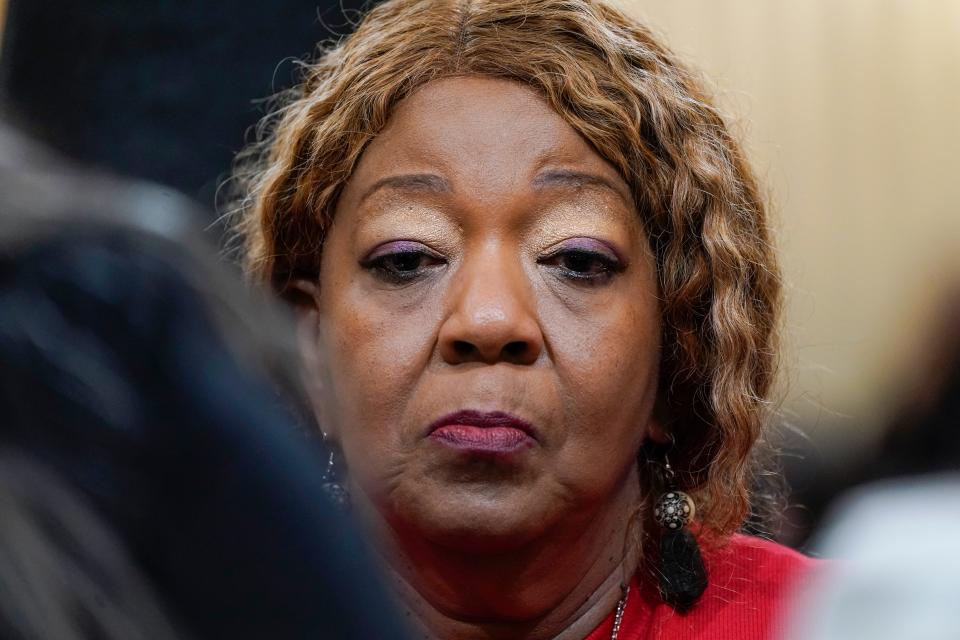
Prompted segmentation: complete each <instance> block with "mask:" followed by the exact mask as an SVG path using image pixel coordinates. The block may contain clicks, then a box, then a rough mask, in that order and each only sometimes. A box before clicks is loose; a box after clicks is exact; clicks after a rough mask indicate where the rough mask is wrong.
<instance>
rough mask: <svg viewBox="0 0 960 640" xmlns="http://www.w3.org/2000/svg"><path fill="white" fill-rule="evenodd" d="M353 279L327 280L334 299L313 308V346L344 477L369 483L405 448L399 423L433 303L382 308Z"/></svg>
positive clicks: (418, 368)
mask: <svg viewBox="0 0 960 640" xmlns="http://www.w3.org/2000/svg"><path fill="white" fill-rule="evenodd" d="M335 275H336V273H332V274H331V276H335ZM360 278H362V274H360V277H353V278H352V279H345V280H337V279H336V278H335V277H331V278H330V282H329V286H330V287H335V288H330V289H328V290H333V291H336V292H337V294H336V296H332V297H331V299H330V300H329V301H328V302H326V303H325V304H323V305H322V306H321V314H320V319H321V349H323V350H324V352H325V353H326V357H327V363H328V365H327V366H328V371H329V373H328V376H329V379H330V385H331V387H332V389H331V391H332V393H330V394H328V396H327V401H328V403H329V404H330V406H331V407H332V408H333V412H332V414H333V419H334V420H336V425H337V432H338V434H339V437H340V440H341V444H342V446H343V448H344V453H345V455H346V457H347V460H348V463H349V464H350V466H351V475H354V476H355V477H356V478H357V479H359V480H363V479H367V480H373V478H374V476H384V475H390V474H391V473H392V469H393V468H394V467H397V466H399V465H400V464H401V463H402V460H403V457H404V456H405V455H407V454H408V453H409V450H410V449H411V443H410V442H409V441H408V440H409V437H408V436H409V429H407V428H405V426H404V424H403V420H404V417H405V415H406V413H407V411H406V410H407V404H408V402H409V399H410V398H411V397H413V396H414V395H415V389H416V386H417V384H418V383H419V382H420V380H421V378H422V375H421V374H422V372H423V370H424V368H425V367H426V366H427V364H428V362H429V360H430V357H431V351H432V349H431V347H432V344H433V335H434V333H435V332H434V327H435V324H436V319H435V318H434V317H433V315H435V314H436V305H418V306H416V307H411V308H409V309H403V310H400V309H393V308H385V307H384V306H383V305H382V304H379V303H375V296H372V295H371V292H370V291H369V289H368V288H364V287H363V286H362V283H361V281H360ZM374 462H375V464H374Z"/></svg>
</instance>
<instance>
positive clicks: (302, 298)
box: [283, 278, 336, 440]
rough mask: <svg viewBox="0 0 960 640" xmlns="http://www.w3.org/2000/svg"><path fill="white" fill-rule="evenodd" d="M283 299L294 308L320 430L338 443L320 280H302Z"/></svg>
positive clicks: (307, 385)
mask: <svg viewBox="0 0 960 640" xmlns="http://www.w3.org/2000/svg"><path fill="white" fill-rule="evenodd" d="M283 297H284V298H285V299H286V300H287V301H288V302H290V304H291V305H293V310H294V317H295V318H294V319H295V322H296V331H297V350H298V351H299V352H300V360H301V362H302V363H303V371H301V377H302V379H303V385H304V388H306V390H307V395H308V396H309V399H310V405H311V408H312V409H313V414H314V417H315V418H316V420H317V423H318V424H319V425H320V429H321V430H322V431H323V432H324V433H325V434H326V435H327V436H328V437H330V438H331V439H333V440H336V434H335V433H334V421H333V420H332V419H331V418H332V416H331V415H330V412H329V407H328V402H327V401H326V398H327V395H328V393H329V392H328V389H329V381H328V376H329V372H328V369H327V367H325V366H324V363H325V358H324V353H323V347H322V345H321V333H320V284H319V283H318V282H317V281H316V279H308V278H299V279H296V280H293V281H291V282H290V283H289V284H288V285H287V287H286V289H284V291H283Z"/></svg>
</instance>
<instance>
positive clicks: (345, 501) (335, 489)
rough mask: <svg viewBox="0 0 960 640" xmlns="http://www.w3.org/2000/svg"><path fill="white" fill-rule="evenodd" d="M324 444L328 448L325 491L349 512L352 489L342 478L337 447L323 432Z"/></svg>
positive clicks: (324, 474)
mask: <svg viewBox="0 0 960 640" xmlns="http://www.w3.org/2000/svg"><path fill="white" fill-rule="evenodd" d="M323 444H324V446H325V447H326V449H327V468H326V469H324V471H323V484H322V485H321V486H322V487H323V492H324V493H326V494H327V498H329V499H330V502H332V503H333V504H334V506H335V507H337V509H339V510H340V511H341V512H343V513H348V512H349V511H350V507H351V501H350V491H349V489H347V487H346V485H344V484H343V483H342V482H341V481H340V478H341V477H342V475H341V473H340V468H339V466H338V465H337V458H336V449H337V447H336V446H335V445H334V444H333V443H331V442H330V440H329V439H328V438H327V434H326V433H324V434H323Z"/></svg>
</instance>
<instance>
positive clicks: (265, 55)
mask: <svg viewBox="0 0 960 640" xmlns="http://www.w3.org/2000/svg"><path fill="white" fill-rule="evenodd" d="M368 4H369V3H363V2H361V0H339V1H336V0H334V1H331V0H321V1H319V2H318V0H271V1H270V2H262V1H261V2H252V1H244V0H236V1H229V2H228V1H226V0H187V1H179V2H172V1H165V0H101V1H99V2H96V1H90V0H71V1H63V0H46V1H44V0H9V3H8V6H7V20H6V25H5V28H4V34H3V40H2V44H3V49H2V51H0V92H2V96H0V100H2V101H3V102H4V103H6V107H5V108H6V111H7V112H8V116H9V117H11V118H12V119H13V120H14V122H15V123H16V124H18V125H19V126H20V127H21V128H23V129H25V130H26V131H27V132H29V133H30V134H32V135H33V136H34V137H36V138H38V139H39V140H41V141H42V142H44V143H46V144H48V145H50V146H52V147H54V148H55V149H57V150H59V151H61V152H62V153H64V154H66V155H68V156H70V157H72V158H74V159H75V160H78V161H80V162H81V163H83V164H88V165H94V166H96V167H99V168H103V169H108V170H110V171H112V172H115V173H119V174H122V175H126V176H131V177H136V178H144V179H148V180H152V181H155V182H159V183H161V184H164V185H168V186H170V187H174V188H176V189H178V190H179V191H182V192H183V193H185V194H186V195H188V196H190V197H192V198H194V199H195V200H196V201H197V202H198V203H199V204H201V205H203V206H205V207H206V208H207V209H209V210H211V212H212V209H213V204H214V196H215V192H216V188H217V185H218V184H219V182H220V181H221V180H222V179H223V178H224V177H226V175H227V173H228V171H229V168H230V163H231V160H232V157H233V155H234V154H235V153H236V152H237V151H238V150H239V149H240V148H241V147H242V146H243V143H244V136H245V132H246V131H247V130H248V129H250V127H252V126H253V125H254V124H256V122H257V120H258V119H259V118H260V117H261V116H262V115H263V110H262V108H261V105H260V104H259V102H258V100H259V99H262V98H264V97H266V96H269V95H270V94H272V93H275V92H276V91H277V90H279V89H282V88H285V87H288V86H290V85H291V84H293V82H294V80H295V67H294V64H293V62H292V60H293V59H295V58H303V57H305V56H312V55H314V54H315V53H316V45H317V43H319V42H322V41H326V40H329V39H331V38H337V37H340V36H342V35H344V34H346V33H348V32H349V31H350V29H351V22H352V21H354V22H355V21H356V19H357V17H358V15H359V14H358V10H360V9H361V8H363V7H364V6H367V5H368ZM211 215H212V213H211Z"/></svg>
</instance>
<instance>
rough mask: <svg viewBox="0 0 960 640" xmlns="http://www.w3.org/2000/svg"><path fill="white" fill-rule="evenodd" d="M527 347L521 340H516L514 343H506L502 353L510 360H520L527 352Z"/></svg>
mask: <svg viewBox="0 0 960 640" xmlns="http://www.w3.org/2000/svg"><path fill="white" fill-rule="evenodd" d="M527 348H528V345H527V343H526V342H523V341H521V340H516V341H514V342H508V343H507V344H506V345H505V346H504V347H503V353H504V354H506V355H507V356H508V357H510V358H511V359H513V358H520V357H522V356H523V355H524V354H525V353H526V352H527Z"/></svg>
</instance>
